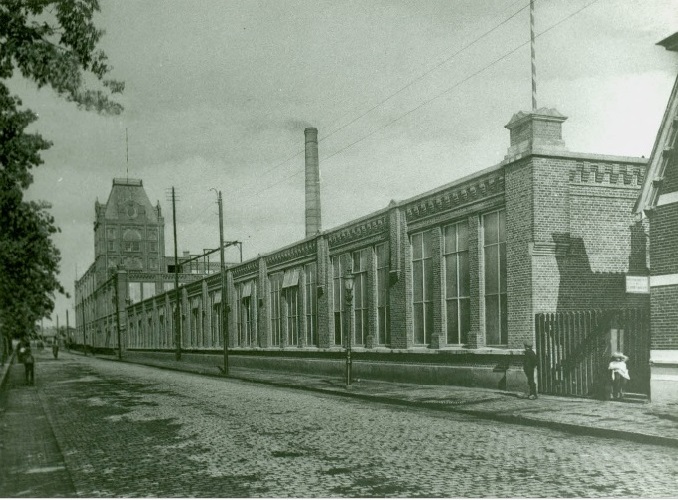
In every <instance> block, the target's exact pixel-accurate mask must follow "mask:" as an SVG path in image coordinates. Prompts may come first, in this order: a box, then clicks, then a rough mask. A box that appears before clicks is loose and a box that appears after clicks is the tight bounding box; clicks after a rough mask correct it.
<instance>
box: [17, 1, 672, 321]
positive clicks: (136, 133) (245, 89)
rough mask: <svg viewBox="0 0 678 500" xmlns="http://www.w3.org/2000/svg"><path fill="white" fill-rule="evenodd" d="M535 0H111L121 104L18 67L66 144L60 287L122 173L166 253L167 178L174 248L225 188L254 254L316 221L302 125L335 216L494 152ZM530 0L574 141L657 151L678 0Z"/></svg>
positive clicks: (56, 174) (203, 236)
mask: <svg viewBox="0 0 678 500" xmlns="http://www.w3.org/2000/svg"><path fill="white" fill-rule="evenodd" d="M528 6H529V0H518V1H515V0H390V1H386V0H383V1H382V0H369V1H365V0H343V1H342V0H275V1H273V0H269V1H255V0H218V1H217V0H214V1H206V0H200V1H198V0H194V1H169V0H158V1H151V0H144V1H131V0H129V1H114V2H101V7H102V12H101V13H100V15H99V16H98V18H97V23H98V25H99V26H100V27H102V28H103V29H105V30H106V35H105V37H104V39H103V41H102V44H101V46H102V48H103V49H104V50H105V51H106V52H107V54H108V56H109V59H110V62H111V64H112V65H113V67H114V70H113V74H112V77H114V78H116V79H118V80H123V81H125V82H126V89H125V93H124V95H123V96H122V97H121V98H120V102H121V103H122V104H123V105H124V106H125V111H124V113H123V114H122V115H120V116H118V117H103V116H99V115H96V114H93V113H86V112H84V111H78V110H77V109H76V108H75V106H73V105H72V104H69V103H66V102H64V101H61V100H59V99H58V98H56V97H55V95H54V93H53V92H52V91H50V90H42V91H39V92H38V91H36V90H35V88H34V85H33V84H32V83H27V82H24V81H22V80H20V79H16V80H14V81H13V82H12V88H13V90H14V91H15V92H16V93H18V94H19V95H20V97H22V99H23V101H24V104H25V105H26V106H27V107H30V108H31V109H33V110H34V111H36V112H37V113H38V114H39V116H40V119H39V121H38V122H37V123H36V125H35V127H34V128H35V129H36V130H37V131H39V132H40V133H41V134H43V136H44V137H45V138H47V139H49V140H52V141H53V142H54V146H53V147H52V148H51V149H50V150H49V151H47V152H45V153H44V155H43V157H44V159H45V164H44V165H42V166H41V167H40V168H39V169H37V170H36V171H35V184H34V185H33V186H32V188H31V190H30V192H29V196H30V197H31V198H33V199H43V200H47V201H50V202H51V203H53V210H52V212H53V214H54V215H55V217H56V219H57V223H58V225H59V226H60V227H61V229H62V233H61V234H59V235H57V237H56V243H57V245H58V247H59V248H60V249H61V252H62V264H61V280H62V283H63V284H64V286H65V287H66V289H67V290H68V291H69V292H71V294H72V292H73V282H74V280H75V277H76V268H77V273H78V276H80V275H82V273H83V272H84V271H85V270H86V269H87V268H88V267H89V266H90V265H91V264H92V262H93V260H94V240H93V221H94V202H95V200H96V199H98V200H99V201H100V202H102V203H104V202H106V200H107V198H108V194H109V192H110V189H111V184H112V179H113V178H114V177H125V176H127V175H128V170H127V169H129V177H130V178H140V179H142V180H143V183H144V187H145V188H146V191H147V193H148V195H149V198H150V199H151V202H152V203H153V204H155V202H156V201H158V200H159V201H160V203H161V205H162V208H163V214H164V216H165V222H166V251H167V254H168V255H172V254H173V246H172V245H173V243H172V238H171V235H172V232H171V224H172V215H171V214H172V211H171V204H170V203H168V201H166V199H167V196H166V191H167V190H168V188H170V187H172V186H176V188H177V190H178V193H179V196H180V199H181V201H180V203H179V205H178V207H177V211H178V213H177V225H178V246H179V253H182V252H183V251H185V250H189V251H191V253H200V252H201V251H202V249H203V248H215V247H217V246H218V242H219V228H218V215H217V214H218V209H217V204H216V195H215V193H214V191H211V189H212V188H214V189H216V190H221V191H222V192H223V197H224V218H225V239H226V240H240V241H242V242H243V251H244V256H245V259H247V258H250V257H253V256H256V255H257V254H258V253H266V252H269V251H271V250H275V249H276V248H278V247H281V246H283V245H287V244H290V243H293V242H295V241H298V240H300V239H302V238H303V237H304V180H303V175H302V172H303V168H304V166H303V156H304V155H303V148H304V134H303V131H304V128H305V127H309V126H313V127H316V128H318V131H319V137H320V138H321V141H320V145H319V149H320V168H321V203H322V225H323V229H330V228H332V227H335V226H337V225H339V224H342V223H344V222H347V221H349V220H351V219H353V218H356V217H359V216H362V215H366V214H368V213H370V212H373V211H375V210H379V209H381V208H384V207H385V206H386V205H387V204H388V203H389V201H390V200H392V199H395V200H402V199H406V198H409V197H411V196H414V195H417V194H419V193H422V192H424V191H427V190H429V189H433V188H435V187H437V186H440V185H442V184H445V183H447V182H451V181H454V180H455V179H458V178H460V177H462V176H464V175H467V174H469V173H472V172H475V171H478V170H481V169H483V168H486V167H490V166H492V165H495V164H497V163H499V162H500V161H501V160H502V159H503V158H504V155H505V154H506V149H507V147H508V141H509V138H508V131H507V130H506V129H505V128H504V125H506V123H508V121H509V120H510V118H511V116H512V115H513V114H514V113H516V112H517V111H520V110H527V109H529V107H530V106H531V101H530V99H531V86H530V49H529V44H526V45H523V44H525V43H526V42H527V41H528V40H529V7H528ZM582 8H583V10H581V11H580V9H582ZM535 10H536V32H537V34H539V33H542V32H545V33H544V34H543V35H540V36H538V38H537V48H536V50H537V79H538V105H539V107H541V106H547V107H555V108H556V109H558V110H559V111H560V112H561V113H562V114H564V115H565V116H567V117H569V118H568V120H567V121H566V122H565V123H564V125H563V136H564V140H565V143H566V146H567V148H568V149H569V150H570V151H576V152H591V153H600V154H612V155H629V156H649V155H650V153H651V150H652V145H653V141H654V137H655V135H656V132H657V128H658V126H659V122H660V120H661V116H662V114H663V112H664V108H665V106H666V102H667V100H668V96H669V93H670V90H671V86H672V83H673V81H674V79H675V77H676V72H677V69H678V56H677V55H676V54H675V53H671V52H667V51H665V50H664V49H663V48H661V47H658V46H656V45H655V44H656V43H657V42H658V41H660V40H662V39H663V38H665V37H667V36H669V35H671V34H673V33H674V32H676V31H677V30H678V22H677V21H678V0H637V1H635V0H597V1H593V2H592V0H538V1H536V2H535ZM578 11H579V12H578ZM552 27H553V28H552ZM521 45H522V46H521ZM126 130H127V131H128V136H129V163H127V161H126V141H125V131H126ZM237 258H238V255H237V251H235V250H229V251H227V259H228V260H231V261H235V260H237ZM72 302H73V299H72V298H71V299H66V298H65V297H58V298H57V308H56V310H55V312H54V314H53V315H52V320H53V321H54V322H55V321H56V314H58V315H59V318H60V324H61V325H63V324H65V315H66V309H67V308H68V309H69V310H70V313H69V314H70V318H71V320H70V321H71V325H72V324H73V323H74V319H73V306H72V305H73V304H72ZM50 323H51V322H50V321H45V325H46V326H47V325H49V324H50Z"/></svg>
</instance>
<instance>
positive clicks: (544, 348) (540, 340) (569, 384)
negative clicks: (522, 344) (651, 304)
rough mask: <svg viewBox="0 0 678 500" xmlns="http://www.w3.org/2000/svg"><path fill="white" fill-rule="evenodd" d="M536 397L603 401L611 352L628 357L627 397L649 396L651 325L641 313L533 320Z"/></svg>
mask: <svg viewBox="0 0 678 500" xmlns="http://www.w3.org/2000/svg"><path fill="white" fill-rule="evenodd" d="M535 320H536V334H537V335H536V337H537V345H536V349H537V356H538V357H539V366H538V371H539V372H538V380H539V392H541V393H544V394H555V395H560V396H585V397H600V398H605V397H606V396H607V394H608V392H609V389H608V387H609V386H608V378H609V374H608V371H607V365H608V363H609V361H610V355H611V354H612V352H614V351H621V352H623V353H624V354H625V355H626V356H628V358H629V359H628V361H627V366H628V368H629V373H630V376H631V380H630V381H629V382H628V384H627V387H626V392H628V393H635V394H642V395H646V396H649V394H650V364H649V363H650V321H649V311H648V310H646V309H618V310H605V311H600V310H594V311H572V312H557V313H544V314H537V315H536V318H535Z"/></svg>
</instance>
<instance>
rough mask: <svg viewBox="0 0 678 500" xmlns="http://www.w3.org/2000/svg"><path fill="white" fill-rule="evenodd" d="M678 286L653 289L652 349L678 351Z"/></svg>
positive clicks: (651, 305) (651, 301)
mask: <svg viewBox="0 0 678 500" xmlns="http://www.w3.org/2000/svg"><path fill="white" fill-rule="evenodd" d="M676 304H678V285H673V286H660V287H653V288H652V291H651V300H650V310H651V318H652V339H651V348H652V349H678V307H676Z"/></svg>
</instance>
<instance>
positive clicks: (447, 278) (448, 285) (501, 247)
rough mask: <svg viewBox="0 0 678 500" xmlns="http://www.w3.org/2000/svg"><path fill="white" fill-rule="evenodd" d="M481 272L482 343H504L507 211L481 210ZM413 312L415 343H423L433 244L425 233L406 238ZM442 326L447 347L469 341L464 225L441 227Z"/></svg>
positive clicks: (429, 318)
mask: <svg viewBox="0 0 678 500" xmlns="http://www.w3.org/2000/svg"><path fill="white" fill-rule="evenodd" d="M482 228H483V246H482V250H483V257H482V266H483V267H482V275H483V276H484V289H485V292H484V296H483V297H482V300H483V301H484V310H485V343H486V345H490V346H492V345H496V346H502V345H506V344H508V308H507V298H506V297H507V295H506V289H507V287H506V285H507V283H506V279H507V273H506V212H505V211H504V210H498V211H495V212H490V213H487V214H484V215H483V217H482ZM411 245H412V312H413V320H414V343H415V344H418V345H427V344H429V343H430V342H431V336H432V334H433V308H434V302H433V280H434V276H433V257H434V255H433V247H432V238H431V232H430V231H424V232H420V233H415V234H413V235H412V236H411ZM442 273H443V275H444V279H443V286H444V290H443V297H444V299H445V305H444V307H445V316H446V321H445V322H444V328H445V332H444V334H445V335H446V342H447V344H448V345H456V344H458V345H463V344H466V343H468V341H469V338H468V334H469V331H470V329H471V293H470V282H471V277H470V266H469V233H468V223H467V222H465V221H464V222H459V223H456V224H451V225H448V226H445V227H443V248H442Z"/></svg>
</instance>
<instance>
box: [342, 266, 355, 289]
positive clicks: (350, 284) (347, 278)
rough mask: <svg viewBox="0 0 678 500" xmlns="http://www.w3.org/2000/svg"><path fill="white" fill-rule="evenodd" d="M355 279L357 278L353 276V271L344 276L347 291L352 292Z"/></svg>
mask: <svg viewBox="0 0 678 500" xmlns="http://www.w3.org/2000/svg"><path fill="white" fill-rule="evenodd" d="M354 281H355V278H354V276H353V273H352V272H350V271H349V272H347V273H346V275H345V276H344V288H345V289H346V291H347V292H350V291H352V290H353V282H354Z"/></svg>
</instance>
